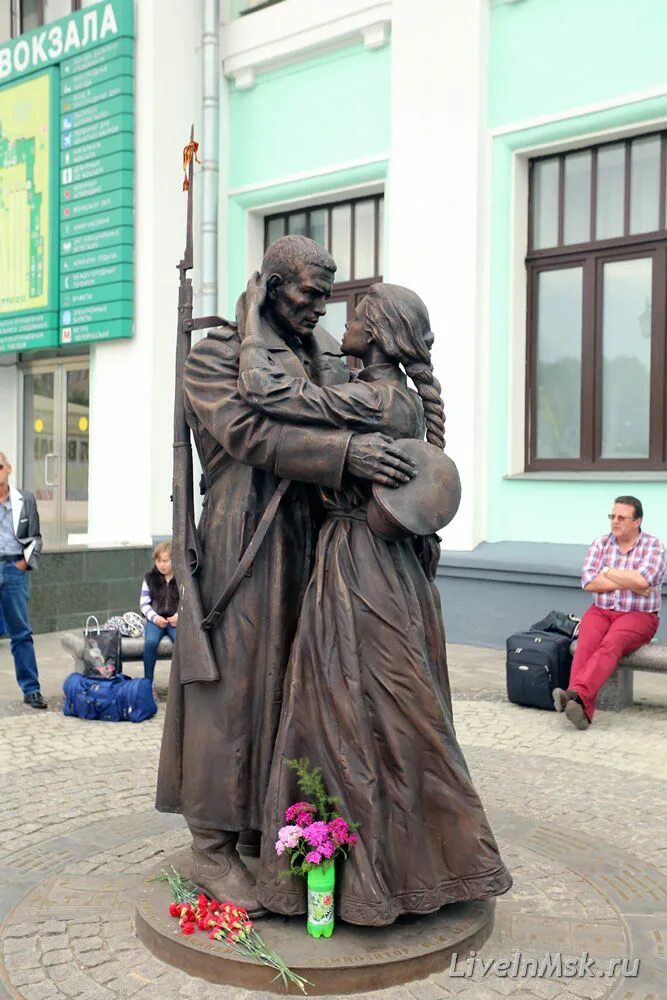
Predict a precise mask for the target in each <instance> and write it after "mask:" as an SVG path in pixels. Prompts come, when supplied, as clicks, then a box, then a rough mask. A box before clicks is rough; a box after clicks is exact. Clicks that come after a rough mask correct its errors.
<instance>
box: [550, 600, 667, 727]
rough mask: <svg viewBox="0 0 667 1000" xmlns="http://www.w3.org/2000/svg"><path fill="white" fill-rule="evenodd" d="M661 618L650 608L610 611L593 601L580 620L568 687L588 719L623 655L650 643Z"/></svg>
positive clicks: (591, 715)
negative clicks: (598, 695) (601, 690)
mask: <svg viewBox="0 0 667 1000" xmlns="http://www.w3.org/2000/svg"><path fill="white" fill-rule="evenodd" d="M659 624H660V618H659V617H658V615H657V614H653V613H652V612H650V611H611V610H608V609H607V608H598V607H597V605H595V604H593V605H592V606H591V607H590V608H589V609H588V611H587V612H586V613H585V614H584V616H583V618H582V619H581V625H580V627H579V637H578V640H577V651H576V653H575V654H574V659H573V661H572V670H571V672H570V683H569V685H568V688H569V690H571V691H576V692H577V694H578V695H579V697H580V698H581V700H582V702H583V704H584V711H585V713H586V715H587V716H588V718H589V719H592V718H593V713H594V712H595V699H596V697H597V693H598V691H599V690H600V688H601V687H602V685H603V684H604V682H605V681H606V680H608V678H609V677H611V675H612V674H613V672H614V668H615V667H616V664H617V663H618V661H619V660H620V659H621V657H622V656H627V655H628V653H632V652H633V651H634V650H635V649H639V647H640V646H644V645H645V644H646V643H647V642H650V641H651V639H652V638H653V636H654V635H655V633H656V632H657V630H658V625H659Z"/></svg>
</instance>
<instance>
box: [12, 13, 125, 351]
mask: <svg viewBox="0 0 667 1000" xmlns="http://www.w3.org/2000/svg"><path fill="white" fill-rule="evenodd" d="M44 64H50V68H48V69H46V70H44V69H42V70H41V72H37V73H36V72H35V70H36V69H38V68H39V67H40V66H42V65H44ZM133 262H134V0H103V2H101V3H99V4H95V5H93V6H91V7H87V8H85V9H84V10H83V11H79V12H77V13H75V14H72V15H71V16H69V17H65V18H62V19H61V20H59V21H55V22H52V23H50V24H49V25H45V26H44V27H43V28H38V29H36V30H35V31H32V32H28V33H27V34H25V35H23V36H21V37H20V38H18V39H15V40H14V41H13V42H12V43H9V44H8V45H6V46H4V47H0V351H17V350H21V351H23V350H28V349H30V348H38V347H52V346H55V345H57V344H73V343H82V342H85V341H88V340H96V341H99V340H109V339H116V338H119V337H131V336H132V334H133V301H134V276H133Z"/></svg>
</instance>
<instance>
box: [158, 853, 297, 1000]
mask: <svg viewBox="0 0 667 1000" xmlns="http://www.w3.org/2000/svg"><path fill="white" fill-rule="evenodd" d="M158 879H159V880H160V881H162V882H167V883H168V884H169V888H170V890H171V895H172V898H173V902H172V903H171V904H170V906H169V913H170V914H171V916H172V917H175V918H176V919H177V920H178V922H179V924H180V927H181V933H182V934H194V933H195V931H197V930H200V931H206V932H208V936H209V937H210V938H211V939H212V940H213V941H220V942H222V943H223V944H225V945H227V946H228V947H229V948H232V949H233V950H234V951H237V952H239V953H241V954H244V955H250V957H251V958H254V959H255V961H257V962H259V963H261V964H262V965H268V966H269V967H270V968H272V969H275V970H276V976H275V979H282V981H283V985H284V987H285V989H286V990H287V989H288V988H289V984H290V983H292V984H293V985H294V986H296V987H298V988H299V989H300V990H301V992H302V993H304V994H305V993H306V986H307V985H312V984H310V983H309V982H308V980H307V979H304V978H303V977H302V976H298V975H297V974H296V973H295V972H292V970H291V969H290V968H289V967H288V966H287V965H285V963H284V962H283V960H282V958H281V957H280V955H278V954H277V952H275V951H274V950H273V949H272V948H269V947H268V945H266V944H265V943H264V941H263V940H262V938H261V937H260V936H259V934H258V933H257V931H256V930H255V928H254V927H253V922H252V920H251V919H250V917H249V916H248V912H247V910H244V909H243V907H242V906H236V905H235V904H234V903H231V902H226V903H220V902H218V900H217V899H209V898H208V896H206V895H205V894H204V893H203V892H197V888H196V886H195V885H193V883H192V882H190V881H188V880H187V879H185V878H183V876H182V875H180V874H179V872H177V871H176V869H175V868H172V869H171V870H170V871H165V870H164V869H163V870H162V871H161V872H160V874H159V876H158ZM274 982H275V980H274Z"/></svg>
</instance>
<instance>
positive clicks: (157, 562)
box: [139, 542, 178, 681]
mask: <svg viewBox="0 0 667 1000" xmlns="http://www.w3.org/2000/svg"><path fill="white" fill-rule="evenodd" d="M153 559H154V566H153V568H152V570H151V571H150V572H149V573H147V574H146V576H145V577H144V582H143V583H142V585H141V598H140V600H139V606H140V609H141V613H142V614H143V615H144V617H145V618H146V624H145V625H144V677H148V679H149V680H151V681H152V680H153V674H154V672H155V661H156V660H157V648H158V646H159V645H160V639H162V637H163V636H165V635H168V636H169V638H170V639H171V641H172V642H174V640H175V639H176V625H177V624H178V585H177V583H176V578H175V576H174V574H173V572H172V569H171V542H158V543H157V545H156V546H155V548H154V549H153Z"/></svg>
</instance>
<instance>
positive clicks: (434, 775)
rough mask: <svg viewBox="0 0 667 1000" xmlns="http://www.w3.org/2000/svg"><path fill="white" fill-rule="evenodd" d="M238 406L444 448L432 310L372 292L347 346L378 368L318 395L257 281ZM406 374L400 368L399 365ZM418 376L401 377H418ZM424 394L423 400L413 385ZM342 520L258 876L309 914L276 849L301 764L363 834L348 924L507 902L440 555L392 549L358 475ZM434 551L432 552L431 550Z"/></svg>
mask: <svg viewBox="0 0 667 1000" xmlns="http://www.w3.org/2000/svg"><path fill="white" fill-rule="evenodd" d="M246 294H247V302H248V313H247V317H246V324H245V339H244V342H243V345H242V348H241V357H240V368H239V371H240V374H239V382H238V387H239V392H240V394H241V395H242V396H243V398H244V399H245V401H246V402H247V403H248V404H249V405H250V406H252V407H253V408H255V409H256V410H257V411H259V412H261V413H263V414H265V415H268V416H270V417H272V418H274V419H279V420H281V421H284V422H287V423H289V422H294V423H298V424H300V425H303V424H304V423H306V424H312V425H317V426H322V427H337V428H348V429H353V430H355V431H370V430H372V431H381V432H383V433H384V434H386V435H389V436H390V437H392V438H395V439H398V438H406V437H414V438H423V436H424V433H426V437H427V440H428V441H430V442H431V443H432V444H435V445H437V446H438V447H440V448H442V447H444V408H443V404H442V399H441V397H440V386H439V383H438V382H437V380H436V379H435V376H434V375H433V370H432V366H431V358H430V350H429V348H430V345H431V344H432V334H431V332H430V323H429V318H428V313H427V311H426V308H425V306H424V304H423V302H422V301H421V299H420V298H419V297H418V296H417V295H416V294H415V293H414V292H411V291H409V290H408V289H405V288H401V287H400V286H396V285H388V284H383V285H381V284H378V285H373V286H372V288H371V290H370V292H369V294H368V296H367V297H366V298H365V299H364V300H363V301H362V302H361V303H360V305H359V307H358V308H357V313H356V317H355V319H354V320H353V321H352V323H351V324H349V326H348V328H347V332H346V334H345V337H344V339H343V352H344V353H346V354H350V355H353V356H355V357H359V358H361V359H362V360H363V362H364V365H365V367H364V368H363V370H362V371H361V372H360V374H359V376H358V378H357V379H355V380H354V381H353V382H350V383H349V384H347V385H337V386H331V387H329V388H320V387H317V386H315V385H313V384H311V383H309V382H308V381H306V380H305V379H301V378H295V377H292V376H290V375H288V374H287V373H286V372H285V371H284V370H283V369H282V368H279V367H278V366H277V365H276V364H275V362H273V361H272V360H271V358H270V355H269V353H268V352H267V350H266V347H265V345H264V343H263V340H262V338H261V336H260V335H259V327H258V323H257V319H258V317H259V310H260V307H261V304H262V300H263V295H264V291H263V287H262V282H261V280H251V282H250V283H249V286H248V291H247V293H246ZM401 366H402V367H401ZM402 369H403V370H402ZM404 372H405V373H407V375H409V376H410V378H411V380H412V381H413V383H414V384H415V385H416V387H417V392H415V391H414V390H412V389H410V388H408V385H407V379H406V375H405V373H404ZM320 493H321V497H322V501H323V504H324V508H325V512H326V520H325V521H324V524H323V527H322V529H321V531H320V535H319V540H318V544H317V551H316V556H315V568H314V570H313V573H312V576H311V578H310V582H309V584H308V588H307V590H306V594H305V597H304V600H303V605H302V610H301V616H300V620H299V625H298V629H297V633H296V636H295V639H294V643H293V646H292V652H291V657H290V661H289V665H288V670H287V676H286V680H285V687H284V692H283V707H282V715H281V722H280V727H279V731H278V737H277V742H276V747H275V753H274V758H273V764H272V768H271V774H270V779H269V787H268V794H267V797H266V804H265V810H264V821H263V824H262V828H263V833H264V836H263V845H262V854H261V859H260V867H259V872H258V879H257V890H258V896H259V899H260V901H261V902H262V903H263V904H264V905H265V906H266V907H268V908H269V909H270V910H272V911H274V912H279V913H285V914H295V913H303V912H305V909H306V901H305V890H304V885H303V883H302V881H301V880H299V879H296V878H291V877H284V873H285V872H286V871H287V869H288V865H287V862H286V861H285V859H284V858H280V857H278V856H277V855H276V854H275V851H274V842H275V838H276V835H277V831H278V829H279V827H281V826H282V825H283V824H284V814H285V810H286V808H287V807H288V806H289V805H290V804H291V803H292V802H293V801H295V799H297V798H298V797H299V796H298V793H297V787H296V780H295V776H294V773H293V772H292V771H291V770H290V769H289V768H288V767H287V766H286V764H285V761H286V760H288V759H290V758H294V757H308V758H309V760H310V762H311V765H312V766H315V765H318V766H320V767H321V768H322V773H323V777H324V780H325V783H326V786H327V790H328V792H329V794H330V795H333V796H335V797H337V798H338V799H339V800H340V812H341V814H342V815H344V816H346V817H348V818H349V819H351V820H353V821H354V822H356V823H358V824H359V839H358V844H357V846H356V847H355V849H354V851H353V852H352V853H351V855H350V857H349V859H348V860H347V861H346V862H345V864H344V865H343V868H342V879H341V883H340V893H339V901H338V908H339V913H340V916H341V918H342V919H343V920H345V921H347V922H349V923H354V924H362V925H385V924H390V923H392V922H393V921H394V920H395V919H396V917H398V916H399V915H400V914H405V913H412V914H417V913H430V912H433V911H435V910H437V909H438V908H439V907H441V906H442V905H444V904H446V903H452V902H456V901H461V900H474V899H484V898H487V897H490V896H496V895H500V894H502V893H504V892H506V891H507V890H508V889H509V888H510V886H511V884H512V880H511V877H510V875H509V873H508V871H507V870H506V868H505V866H504V864H503V862H502V860H501V858H500V855H499V852H498V848H497V846H496V843H495V840H494V837H493V834H492V832H491V830H490V827H489V825H488V822H487V819H486V816H485V814H484V810H483V808H482V805H481V802H480V800H479V798H478V796H477V793H476V792H475V789H474V787H473V785H472V782H471V780H470V775H469V773H468V769H467V766H466V762H465V759H464V757H463V753H462V751H461V748H460V747H459V744H458V742H457V739H456V734H455V731H454V724H453V721H452V707H451V697H450V691H449V681H448V675H447V661H446V650H445V635H444V628H443V624H442V618H441V613H440V604H439V599H438V594H437V590H436V589H435V586H434V585H433V583H432V582H431V581H430V580H429V578H428V576H427V572H426V570H425V566H426V567H427V568H429V569H430V571H431V574H433V573H434V565H433V559H434V554H435V553H436V552H437V549H436V543H435V540H431V544H430V552H427V556H428V555H430V558H425V557H424V550H423V546H419V549H420V555H421V557H422V558H421V561H420V556H419V555H418V551H417V548H418V547H416V545H415V540H414V539H413V538H411V537H406V538H404V539H400V540H397V541H385V540H384V539H381V538H379V537H377V536H375V535H374V534H373V532H372V531H371V530H370V528H369V526H368V522H367V518H366V511H367V507H368V502H369V498H370V494H371V487H370V483H366V482H364V481H362V480H360V479H356V478H354V477H352V476H350V475H345V476H344V477H343V481H342V484H341V486H340V488H338V489H332V488H322V489H321V490H320ZM427 548H429V547H427Z"/></svg>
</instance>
